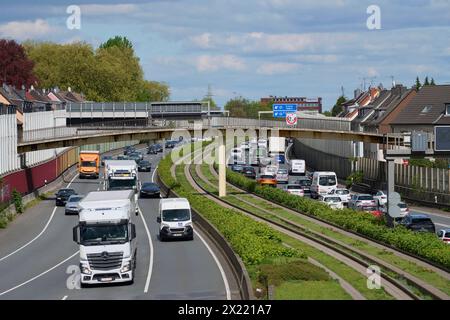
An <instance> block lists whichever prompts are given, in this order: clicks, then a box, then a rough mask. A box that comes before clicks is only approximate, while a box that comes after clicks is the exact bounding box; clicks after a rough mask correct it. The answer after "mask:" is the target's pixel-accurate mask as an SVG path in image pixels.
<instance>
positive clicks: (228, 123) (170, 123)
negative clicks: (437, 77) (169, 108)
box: [19, 117, 349, 143]
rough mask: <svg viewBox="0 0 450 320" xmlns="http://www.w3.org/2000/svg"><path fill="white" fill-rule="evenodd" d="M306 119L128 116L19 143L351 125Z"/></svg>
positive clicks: (28, 135) (28, 136)
mask: <svg viewBox="0 0 450 320" xmlns="http://www.w3.org/2000/svg"><path fill="white" fill-rule="evenodd" d="M306 120H307V121H310V120H311V121H310V122H307V121H303V119H300V120H299V123H298V124H297V126H294V127H292V126H289V125H288V124H286V122H285V121H278V120H258V119H246V118H230V117H212V118H210V119H202V120H199V121H198V120H195V121H194V120H164V119H148V118H147V119H127V120H115V121H109V122H90V123H89V122H85V123H81V124H70V125H69V126H64V127H54V128H46V129H37V130H30V131H24V132H22V133H20V134H19V143H27V142H36V141H43V140H52V139H54V140H56V139H63V138H66V137H82V136H86V135H92V134H93V133H109V134H110V133H112V132H121V131H124V130H130V131H132V130H136V129H152V128H154V129H161V128H168V129H172V128H173V129H188V130H193V129H195V128H197V127H198V126H200V127H202V128H209V127H212V128H243V129H258V128H270V129H289V128H303V129H322V130H339V131H349V127H347V126H346V124H345V122H343V124H335V125H333V121H329V120H327V119H314V121H316V122H314V121H312V119H306Z"/></svg>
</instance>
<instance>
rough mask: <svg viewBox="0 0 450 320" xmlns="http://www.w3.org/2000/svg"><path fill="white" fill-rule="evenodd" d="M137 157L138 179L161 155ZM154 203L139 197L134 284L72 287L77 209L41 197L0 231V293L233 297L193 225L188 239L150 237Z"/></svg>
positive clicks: (220, 263) (82, 183)
mask: <svg viewBox="0 0 450 320" xmlns="http://www.w3.org/2000/svg"><path fill="white" fill-rule="evenodd" d="M141 151H143V152H144V151H145V150H141ZM144 154H145V152H144ZM145 158H146V159H147V160H149V161H150V162H151V163H152V172H151V173H140V174H139V178H140V180H141V182H148V181H152V179H154V169H155V167H156V165H157V163H158V162H159V160H160V159H161V154H158V155H151V156H150V155H149V156H147V155H146V157H145ZM101 181H102V179H99V180H84V179H83V180H80V179H78V177H77V176H76V177H75V178H74V179H73V180H72V181H71V182H69V183H68V184H67V187H71V188H73V189H75V190H76V191H77V192H78V193H79V194H87V193H88V192H91V191H96V190H100V189H101V184H100V183H101ZM158 205H159V200H158V199H139V207H140V209H141V214H140V215H139V216H138V217H135V219H134V222H135V224H136V233H137V241H138V256H137V268H136V275H135V281H134V284H133V285H101V286H100V285H99V286H95V287H89V288H83V289H77V288H76V286H74V284H73V283H74V281H73V280H74V279H75V278H76V277H77V274H76V273H73V272H74V271H73V270H75V269H71V268H76V267H77V266H78V263H79V256H78V245H77V244H76V243H74V242H73V241H72V227H74V226H75V225H76V224H77V221H78V216H75V215H74V216H66V215H65V214H64V207H55V201H54V199H49V200H45V201H42V202H41V203H39V204H38V205H36V206H35V207H33V208H31V209H30V210H28V212H26V213H24V214H22V215H21V216H19V217H18V218H17V219H16V220H14V221H13V222H12V223H11V224H10V225H9V226H8V227H7V228H6V229H5V230H0V273H1V274H2V277H1V280H0V299H52V300H54V299H62V300H67V299H87V300H92V299H106V300H109V299H202V300H205V299H221V300H223V299H229V298H234V299H236V298H238V296H237V295H236V289H235V288H236V286H235V285H234V284H233V281H234V280H233V279H232V276H230V274H231V271H230V270H229V268H228V266H227V265H226V263H225V262H224V259H223V257H222V256H221V255H220V254H219V253H218V252H217V249H216V248H214V246H213V245H211V243H209V242H208V240H207V239H206V237H205V236H204V235H202V233H200V232H199V231H198V230H197V231H196V234H195V237H194V241H174V242H160V241H159V240H158V237H157V233H158V224H157V222H156V216H157V210H158ZM75 283H76V281H75Z"/></svg>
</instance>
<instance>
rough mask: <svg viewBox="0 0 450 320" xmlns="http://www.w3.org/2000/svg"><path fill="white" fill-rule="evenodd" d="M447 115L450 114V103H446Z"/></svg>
mask: <svg viewBox="0 0 450 320" xmlns="http://www.w3.org/2000/svg"><path fill="white" fill-rule="evenodd" d="M445 115H446V116H450V103H446V104H445Z"/></svg>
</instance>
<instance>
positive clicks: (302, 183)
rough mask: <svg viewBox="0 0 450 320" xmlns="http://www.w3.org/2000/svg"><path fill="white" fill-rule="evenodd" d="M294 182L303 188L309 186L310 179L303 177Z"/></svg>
mask: <svg viewBox="0 0 450 320" xmlns="http://www.w3.org/2000/svg"><path fill="white" fill-rule="evenodd" d="M295 184H298V185H300V186H302V187H304V188H309V187H311V180H310V179H309V178H307V177H304V178H303V179H299V180H297V181H296V182H295Z"/></svg>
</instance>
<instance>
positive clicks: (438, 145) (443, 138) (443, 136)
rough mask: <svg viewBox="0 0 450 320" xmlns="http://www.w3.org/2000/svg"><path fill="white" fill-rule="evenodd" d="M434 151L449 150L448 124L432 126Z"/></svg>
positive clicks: (449, 128)
mask: <svg viewBox="0 0 450 320" xmlns="http://www.w3.org/2000/svg"><path fill="white" fill-rule="evenodd" d="M434 136H435V144H434V145H435V148H434V149H435V151H444V152H449V151H450V126H439V127H434Z"/></svg>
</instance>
